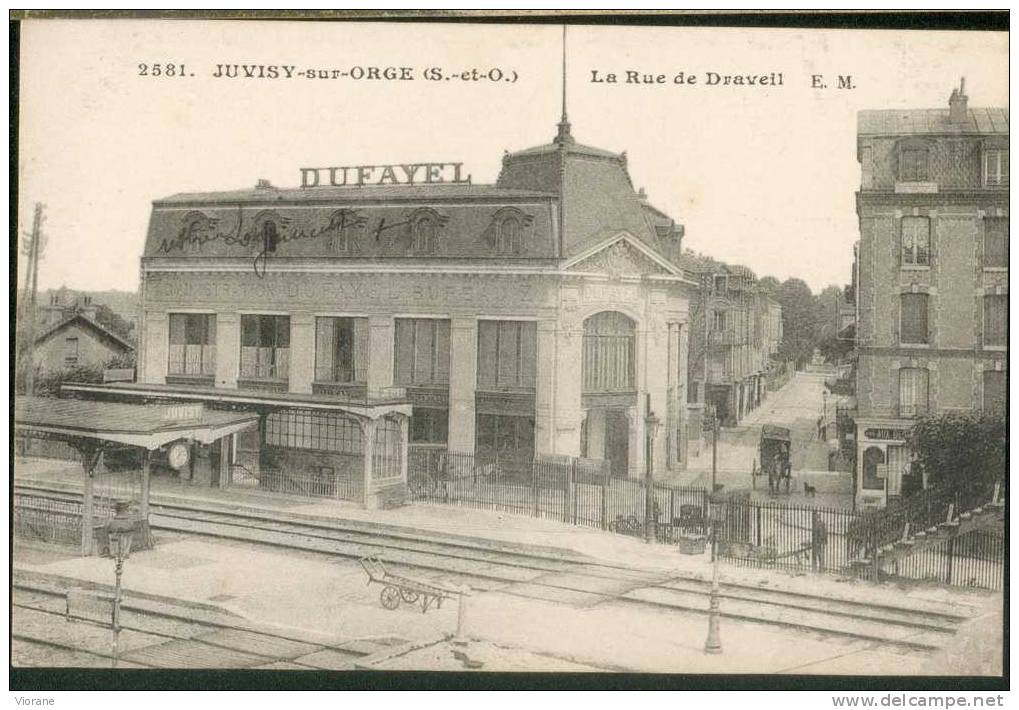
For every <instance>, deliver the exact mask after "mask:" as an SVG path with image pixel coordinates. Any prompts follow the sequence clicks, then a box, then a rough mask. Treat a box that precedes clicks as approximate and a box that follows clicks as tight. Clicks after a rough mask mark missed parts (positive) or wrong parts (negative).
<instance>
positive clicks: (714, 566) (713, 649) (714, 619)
mask: <svg viewBox="0 0 1019 710" xmlns="http://www.w3.org/2000/svg"><path fill="white" fill-rule="evenodd" d="M711 497H712V499H714V493H712V496H711ZM719 522H720V521H719V520H718V514H717V505H716V504H715V502H714V500H712V503H711V596H710V601H709V604H708V638H707V639H706V640H705V641H704V653H711V654H717V653H721V652H722V637H721V634H720V633H719V629H718V621H719V616H720V613H719V609H718V597H719V590H718V551H717V550H716V549H715V548H716V546H717V544H718V524H719Z"/></svg>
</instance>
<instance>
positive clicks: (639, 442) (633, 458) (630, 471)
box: [626, 398, 646, 480]
mask: <svg viewBox="0 0 1019 710" xmlns="http://www.w3.org/2000/svg"><path fill="white" fill-rule="evenodd" d="M626 419H627V421H628V422H629V423H630V437H629V441H628V443H627V447H628V449H629V459H630V460H629V461H628V463H627V471H626V475H627V476H628V477H629V478H634V479H637V480H641V479H643V478H644V447H645V446H646V442H645V440H644V402H643V398H641V402H640V404H638V405H637V406H634V407H627V408H626Z"/></svg>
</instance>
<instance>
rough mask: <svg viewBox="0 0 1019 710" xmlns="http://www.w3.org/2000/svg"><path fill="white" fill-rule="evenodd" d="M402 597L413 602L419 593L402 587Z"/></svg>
mask: <svg viewBox="0 0 1019 710" xmlns="http://www.w3.org/2000/svg"><path fill="white" fill-rule="evenodd" d="M400 598H401V599H403V600H404V601H405V602H407V603H408V604H413V603H414V602H416V601H417V600H418V593H417V592H415V591H413V590H410V589H401V590H400Z"/></svg>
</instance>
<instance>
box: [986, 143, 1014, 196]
mask: <svg viewBox="0 0 1019 710" xmlns="http://www.w3.org/2000/svg"><path fill="white" fill-rule="evenodd" d="M984 185H985V186H988V187H999V186H1001V187H1007V186H1008V149H1007V148H1005V149H996V150H985V151H984Z"/></svg>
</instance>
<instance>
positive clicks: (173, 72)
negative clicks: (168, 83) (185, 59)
mask: <svg viewBox="0 0 1019 710" xmlns="http://www.w3.org/2000/svg"><path fill="white" fill-rule="evenodd" d="M138 76H191V75H189V74H188V73H187V71H186V70H185V69H184V65H183V64H139V65H138Z"/></svg>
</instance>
